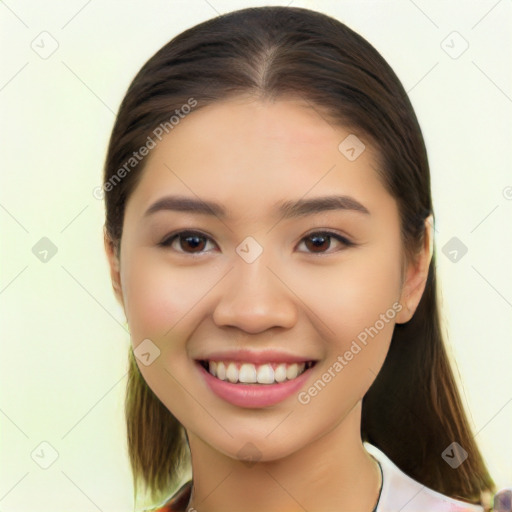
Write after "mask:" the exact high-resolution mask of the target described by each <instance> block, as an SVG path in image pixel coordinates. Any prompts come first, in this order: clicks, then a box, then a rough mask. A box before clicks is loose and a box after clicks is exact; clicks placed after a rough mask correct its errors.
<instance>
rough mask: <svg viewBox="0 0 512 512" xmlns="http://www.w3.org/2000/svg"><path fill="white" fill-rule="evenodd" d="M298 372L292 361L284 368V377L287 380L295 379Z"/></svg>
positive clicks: (295, 364)
mask: <svg viewBox="0 0 512 512" xmlns="http://www.w3.org/2000/svg"><path fill="white" fill-rule="evenodd" d="M298 374H299V367H298V366H297V363H293V364H291V365H290V366H288V368H286V378H287V379H288V380H292V379H295V377H297V375H298Z"/></svg>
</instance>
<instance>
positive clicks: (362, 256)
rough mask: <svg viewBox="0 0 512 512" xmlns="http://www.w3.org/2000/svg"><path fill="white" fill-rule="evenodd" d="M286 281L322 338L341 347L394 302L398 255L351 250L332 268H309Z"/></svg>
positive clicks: (396, 291)
mask: <svg viewBox="0 0 512 512" xmlns="http://www.w3.org/2000/svg"><path fill="white" fill-rule="evenodd" d="M290 279H293V281H291V282H294V286H293V289H294V291H296V293H297V295H298V296H300V297H302V298H303V301H304V303H305V304H306V305H307V306H308V308H309V309H310V310H311V311H312V312H313V313H314V315H313V316H312V318H313V319H315V318H316V321H315V323H316V324H317V325H319V327H320V328H321V330H322V333H323V335H324V336H325V337H326V339H329V340H331V343H333V342H334V343H335V344H342V345H345V344H346V343H347V341H349V340H351V339H352V338H354V337H355V336H357V335H358V334H359V332H361V331H362V330H364V329H365V328H366V327H369V326H371V325H373V324H374V323H375V322H376V321H377V320H378V319H379V318H380V315H381V314H385V313H386V312H387V311H388V310H389V309H390V308H392V306H393V304H394V303H395V302H396V301H397V300H398V298H399V291H400V262H399V255H398V254H395V252H394V251H392V250H390V249H388V250H387V252H386V251H384V250H378V248H377V247H376V248H375V249H374V250H371V251H370V250H367V249H365V250H360V251H353V253H351V254H350V255H349V254H347V255H346V257H344V258H343V259H340V260H339V263H336V264H335V265H332V266H331V265H329V266H322V267H321V266H318V267H316V268H313V267H311V266H310V267H308V269H304V271H302V272H301V271H297V272H296V273H295V276H294V277H290ZM392 311H394V310H392ZM389 316H392V314H391V313H389ZM387 326H388V324H386V329H387ZM390 328H391V329H392V326H390ZM386 329H384V330H386Z"/></svg>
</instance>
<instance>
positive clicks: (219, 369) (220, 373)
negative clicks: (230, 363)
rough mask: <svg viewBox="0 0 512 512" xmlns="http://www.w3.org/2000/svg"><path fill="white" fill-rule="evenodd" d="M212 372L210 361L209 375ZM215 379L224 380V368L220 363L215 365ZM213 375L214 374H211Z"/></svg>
mask: <svg viewBox="0 0 512 512" xmlns="http://www.w3.org/2000/svg"><path fill="white" fill-rule="evenodd" d="M211 371H212V361H210V373H211ZM216 371H217V378H218V379H220V380H226V367H225V366H224V363H223V362H222V361H220V362H218V363H217V370H216ZM213 375H215V374H213Z"/></svg>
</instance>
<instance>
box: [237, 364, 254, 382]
mask: <svg viewBox="0 0 512 512" xmlns="http://www.w3.org/2000/svg"><path fill="white" fill-rule="evenodd" d="M238 381H239V382H246V383H254V382H256V368H255V367H254V365H253V364H248V363H244V364H243V365H242V366H241V367H240V371H239V372H238Z"/></svg>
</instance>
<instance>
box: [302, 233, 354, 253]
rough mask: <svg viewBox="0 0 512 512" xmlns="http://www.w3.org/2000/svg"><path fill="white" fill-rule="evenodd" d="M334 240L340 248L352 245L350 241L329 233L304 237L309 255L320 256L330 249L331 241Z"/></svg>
mask: <svg viewBox="0 0 512 512" xmlns="http://www.w3.org/2000/svg"><path fill="white" fill-rule="evenodd" d="M333 238H334V239H335V240H336V241H337V242H339V243H340V244H341V245H342V246H345V247H350V246H352V245H354V244H353V243H352V242H350V240H347V239H346V238H344V237H342V236H340V235H338V234H336V233H331V232H317V233H311V234H310V235H308V236H306V237H304V238H303V239H302V240H304V241H305V242H304V243H305V245H306V248H307V249H308V251H309V252H311V253H317V254H322V253H325V252H326V251H327V250H328V249H330V248H331V244H332V239H333Z"/></svg>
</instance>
